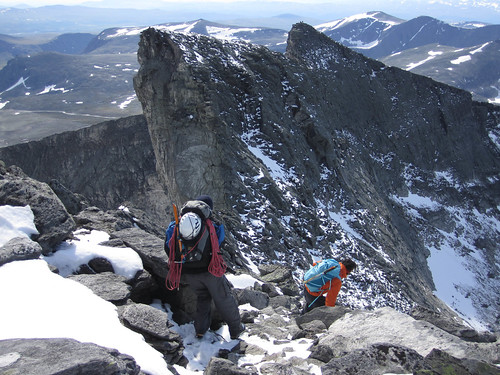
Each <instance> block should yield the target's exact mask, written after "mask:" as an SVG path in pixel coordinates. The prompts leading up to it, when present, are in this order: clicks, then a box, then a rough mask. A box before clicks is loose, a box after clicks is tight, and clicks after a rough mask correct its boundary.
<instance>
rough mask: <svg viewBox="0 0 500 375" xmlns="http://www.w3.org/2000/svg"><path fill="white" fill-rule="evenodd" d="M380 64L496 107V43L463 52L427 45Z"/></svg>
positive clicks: (499, 47) (499, 45) (499, 55)
mask: <svg viewBox="0 0 500 375" xmlns="http://www.w3.org/2000/svg"><path fill="white" fill-rule="evenodd" d="M380 60H381V61H382V62H383V63H385V64H387V65H391V66H397V67H400V68H402V69H405V70H409V71H412V72H414V73H417V74H421V75H424V76H427V77H431V78H433V79H435V80H436V81H440V82H444V83H447V84H449V85H452V86H455V87H459V88H461V89H464V90H467V91H470V92H471V93H472V94H473V96H474V98H475V99H480V100H484V101H486V100H488V101H490V102H492V103H496V104H500V64H499V61H500V42H499V41H498V40H497V41H492V42H487V43H484V44H482V45H478V46H473V47H466V48H456V47H449V46H444V45H439V44H428V45H425V46H422V47H417V48H412V49H409V50H405V51H403V52H398V53H396V54H394V55H390V56H387V57H385V58H382V59H380Z"/></svg>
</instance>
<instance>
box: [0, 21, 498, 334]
mask: <svg viewBox="0 0 500 375" xmlns="http://www.w3.org/2000/svg"><path fill="white" fill-rule="evenodd" d="M288 46H289V48H288V51H287V53H286V54H285V55H282V54H279V53H273V52H270V51H269V50H267V49H266V48H264V47H259V46H253V45H250V44H246V43H234V44H233V43H228V42H222V41H218V40H215V39H212V38H207V37H203V36H196V35H180V34H175V33H172V34H168V33H163V32H161V31H158V30H154V29H149V30H147V31H145V32H144V33H143V35H142V42H141V47H140V50H139V59H140V62H141V70H140V71H139V74H138V75H137V77H136V82H135V85H136V90H137V94H138V96H139V97H140V99H141V101H142V102H143V106H144V113H145V117H143V116H135V117H129V118H125V119H120V120H117V121H110V122H106V123H103V124H100V125H98V126H94V127H90V128H86V129H82V130H79V131H77V132H68V133H64V134H60V135H56V136H53V137H49V138H46V139H44V140H41V141H39V142H30V143H27V144H23V145H16V146H13V147H8V148H3V149H0V159H3V160H5V161H6V162H7V163H8V164H16V165H19V166H21V167H22V169H23V170H24V171H25V172H26V173H27V174H28V175H29V176H31V177H34V178H37V179H39V180H41V181H45V182H50V183H51V186H53V187H54V189H56V190H57V188H56V185H57V184H58V183H57V181H59V185H61V186H60V187H59V189H60V190H64V188H66V189H68V190H69V191H70V192H75V193H78V194H82V195H84V196H85V197H86V199H87V200H88V202H90V203H89V204H90V205H92V206H97V207H101V208H102V209H116V208H117V207H119V206H120V205H124V206H127V207H128V206H130V207H131V208H137V207H139V208H141V209H142V210H143V211H144V213H143V214H141V215H140V222H147V223H148V224H152V223H154V225H151V226H150V228H153V227H154V231H153V234H156V235H163V233H162V232H163V228H164V227H165V226H166V224H167V223H168V222H169V221H170V220H171V212H170V207H171V203H172V202H176V203H178V204H180V203H181V202H182V201H184V200H185V199H187V198H188V197H192V196H195V195H198V194H200V193H209V194H211V195H212V196H213V197H214V198H215V202H216V206H217V207H218V208H219V209H220V211H219V213H218V214H219V216H220V218H221V219H222V220H223V221H224V223H225V225H226V226H227V228H228V239H227V245H226V251H227V254H228V255H227V261H228V262H229V264H230V265H231V267H232V268H233V269H240V268H243V269H247V270H252V271H254V272H256V270H257V267H258V265H259V264H263V263H269V262H270V263H281V264H295V265H297V268H296V269H294V272H293V274H294V278H295V280H297V279H298V278H300V275H301V272H302V271H303V270H304V269H305V268H307V267H308V265H309V264H310V263H311V261H312V258H317V257H329V256H334V257H343V256H351V257H353V258H354V259H356V260H357V261H358V262H359V263H360V270H359V272H358V273H357V275H356V276H354V277H353V278H352V280H350V281H349V283H348V286H349V288H348V289H347V291H346V296H345V297H344V298H345V301H344V302H345V303H346V304H347V305H349V306H350V307H352V308H368V309H372V308H375V307H383V306H391V307H394V308H396V309H397V310H399V311H404V312H409V311H410V310H411V309H412V308H413V306H414V305H421V306H424V307H425V308H428V309H430V310H431V311H448V307H447V306H445V305H444V304H443V303H442V302H441V301H440V300H439V299H437V298H435V296H434V295H433V293H432V290H433V289H434V288H435V285H434V279H433V276H432V275H431V270H429V267H428V258H429V255H431V252H430V251H429V249H436V251H439V250H440V249H446V248H448V247H449V248H452V249H454V250H452V251H454V252H457V253H458V254H460V255H461V256H463V259H464V261H466V262H467V264H468V266H467V267H469V268H470V272H472V273H473V275H474V276H473V278H474V279H475V283H476V284H475V285H477V287H474V286H471V285H465V286H461V287H460V288H461V289H460V290H458V291H457V293H460V294H463V295H464V296H469V297H467V298H471V299H472V300H473V304H474V306H475V308H476V309H478V310H479V311H480V315H481V319H482V320H483V321H484V323H485V324H487V325H489V326H490V327H491V329H492V330H496V329H497V328H496V327H497V326H498V313H497V312H498V310H499V306H498V302H497V301H498V300H500V298H496V297H492V296H497V295H498V288H497V285H498V281H497V280H498V269H497V266H496V261H495V259H496V256H497V255H496V254H497V253H498V247H497V245H496V244H498V243H499V238H498V236H499V233H498V230H496V229H495V228H496V226H495V223H496V222H497V221H498V200H499V196H498V193H497V192H498V184H499V180H498V178H497V177H496V176H497V174H498V169H499V168H498V167H499V166H498V164H499V162H498V160H499V159H498V149H499V146H498V142H495V139H499V136H500V134H499V131H498V126H497V125H498V123H499V120H498V118H499V115H498V109H497V107H495V106H492V105H488V104H485V103H477V102H474V101H472V100H471V98H470V95H469V94H468V93H466V92H464V91H461V90H458V89H455V88H452V87H449V86H446V85H443V84H439V83H437V82H434V81H432V80H430V79H427V78H424V77H421V76H417V75H414V74H411V73H408V72H404V71H402V70H400V69H396V68H388V67H386V66H384V65H383V64H381V63H379V62H376V61H374V60H370V59H367V58H364V57H363V56H361V55H360V54H357V53H355V52H353V51H351V50H349V49H348V48H346V47H343V46H341V45H339V44H337V43H335V42H333V41H332V40H331V39H329V38H327V37H326V36H325V35H323V34H320V33H318V32H317V31H316V30H314V29H313V28H312V27H310V26H308V25H305V24H298V25H296V26H295V27H294V28H293V29H292V30H291V32H290V35H289V40H288ZM360 103H362V105H360ZM145 118H146V120H147V122H146V121H145ZM89 150H93V151H89ZM155 167H156V168H155ZM53 179H56V180H57V181H51V180H53ZM61 194H62V192H61ZM68 199H69V198H68ZM80 201H81V199H80ZM78 202H79V200H78V198H77V199H76V201H74V202H73V204H76V205H77V206H78V205H79V204H80V203H78ZM135 212H138V210H136V211H135ZM137 215H139V214H137ZM84 216H85V218H82V219H81V220H92V210H89V211H87V212H86V213H85V214H84ZM88 216H90V218H89V217H88ZM111 222H113V221H111ZM151 230H153V229H151ZM474 254H477V256H474ZM415 270H418V272H415ZM452 302H453V301H451V302H450V301H447V303H448V304H452ZM449 314H450V316H451V315H453V313H452V312H451V311H449Z"/></svg>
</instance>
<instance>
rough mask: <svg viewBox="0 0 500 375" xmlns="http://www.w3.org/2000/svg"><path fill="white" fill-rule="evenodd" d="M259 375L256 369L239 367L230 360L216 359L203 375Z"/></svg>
mask: <svg viewBox="0 0 500 375" xmlns="http://www.w3.org/2000/svg"><path fill="white" fill-rule="evenodd" d="M221 374H224V375H257V374H258V372H257V370H256V369H254V368H252V369H246V368H241V367H238V366H237V365H236V364H234V363H233V362H231V361H230V360H228V359H224V358H217V357H214V358H212V359H211V360H210V362H209V363H208V366H207V367H206V368H205V371H203V375H221Z"/></svg>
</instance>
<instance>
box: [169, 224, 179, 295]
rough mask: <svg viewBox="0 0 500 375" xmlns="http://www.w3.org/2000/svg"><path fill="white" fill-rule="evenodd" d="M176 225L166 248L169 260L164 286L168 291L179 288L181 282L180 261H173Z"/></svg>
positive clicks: (176, 234)
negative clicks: (168, 252) (168, 250)
mask: <svg viewBox="0 0 500 375" xmlns="http://www.w3.org/2000/svg"><path fill="white" fill-rule="evenodd" d="M178 230H179V228H178V225H176V226H175V228H174V232H173V233H172V237H170V241H169V243H168V247H169V249H170V255H169V257H168V259H169V269H168V275H167V278H166V279H165V286H166V287H167V289H168V290H174V289H177V288H179V284H180V282H181V272H182V263H183V262H182V261H181V262H176V261H175V241H176V238H177V236H178V233H177V232H178Z"/></svg>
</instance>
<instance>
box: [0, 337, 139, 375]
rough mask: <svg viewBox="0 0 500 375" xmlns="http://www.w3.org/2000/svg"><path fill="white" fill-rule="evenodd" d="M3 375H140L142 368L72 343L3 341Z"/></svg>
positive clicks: (110, 352)
mask: <svg viewBox="0 0 500 375" xmlns="http://www.w3.org/2000/svg"><path fill="white" fill-rule="evenodd" d="M0 368H1V371H2V374H12V375H14V374H38V375H56V374H58V375H59V374H64V375H82V374H99V375H118V374H119V375H125V374H131V375H137V374H141V371H140V367H139V366H138V365H137V363H136V362H135V361H134V359H133V358H132V357H130V356H128V355H124V354H120V353H119V352H118V351H117V350H114V349H107V348H103V347H100V346H98V345H95V344H91V343H81V342H78V341H76V340H73V339H64V338H61V339H15V340H2V341H0Z"/></svg>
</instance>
